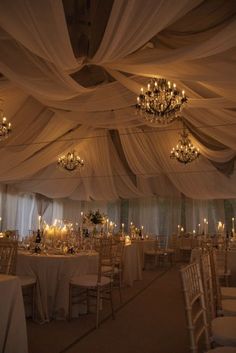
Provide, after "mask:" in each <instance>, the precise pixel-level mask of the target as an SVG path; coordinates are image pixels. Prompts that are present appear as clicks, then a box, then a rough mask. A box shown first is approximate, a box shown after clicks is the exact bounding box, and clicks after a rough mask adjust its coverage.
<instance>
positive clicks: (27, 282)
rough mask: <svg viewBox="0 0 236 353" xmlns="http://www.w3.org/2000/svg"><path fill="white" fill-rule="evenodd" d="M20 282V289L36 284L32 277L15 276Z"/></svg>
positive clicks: (34, 278)
mask: <svg viewBox="0 0 236 353" xmlns="http://www.w3.org/2000/svg"><path fill="white" fill-rule="evenodd" d="M17 277H18V278H19V280H20V284H21V287H26V286H32V285H33V284H35V283H36V277H34V276H17Z"/></svg>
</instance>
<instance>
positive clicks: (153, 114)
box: [136, 78, 188, 124]
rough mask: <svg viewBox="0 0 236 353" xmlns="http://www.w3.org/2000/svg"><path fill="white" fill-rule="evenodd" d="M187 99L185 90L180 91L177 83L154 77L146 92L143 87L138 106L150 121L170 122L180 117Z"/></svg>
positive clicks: (156, 122) (158, 122)
mask: <svg viewBox="0 0 236 353" xmlns="http://www.w3.org/2000/svg"><path fill="white" fill-rule="evenodd" d="M187 101H188V98H187V97H186V95H185V92H184V91H182V92H181V93H180V92H179V91H178V90H177V89H176V84H175V83H173V84H172V83H171V82H170V81H167V80H166V79H164V78H152V79H151V80H150V81H149V82H148V85H147V90H146V91H145V92H144V89H143V88H141V92H140V95H139V96H138V97H137V104H136V108H137V110H138V111H139V112H141V114H142V116H143V118H144V120H145V121H147V122H149V123H154V124H169V123H171V122H172V121H173V120H174V119H176V118H177V117H178V114H179V113H180V112H181V110H182V108H183V106H184V105H185V103H187Z"/></svg>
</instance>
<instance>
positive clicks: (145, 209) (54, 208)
mask: <svg viewBox="0 0 236 353" xmlns="http://www.w3.org/2000/svg"><path fill="white" fill-rule="evenodd" d="M0 200H1V202H0V204H2V207H1V213H0V216H1V217H2V222H1V226H2V229H3V230H7V229H9V230H13V229H16V230H18V232H19V235H20V237H23V236H26V235H28V234H29V232H30V231H32V230H36V229H37V228H38V215H39V214H38V209H37V195H36V194H33V193H26V192H21V191H19V190H17V189H15V188H14V187H10V186H7V187H5V188H2V190H1V191H0ZM38 202H39V200H38ZM123 202H124V201H121V200H117V201H112V202H111V201H82V202H81V201H74V200H70V199H54V200H49V202H48V207H47V209H46V211H45V212H44V214H43V216H42V221H43V222H44V221H45V222H46V223H48V224H53V223H54V221H55V219H60V220H63V221H67V222H72V223H73V224H74V225H75V228H76V229H77V227H78V226H80V225H81V212H84V213H86V212H88V211H89V210H92V211H96V210H99V211H100V212H101V213H103V214H105V215H106V216H107V217H108V218H109V220H110V221H113V222H115V224H116V228H115V231H116V232H118V230H119V229H120V227H121V223H125V229H126V231H127V232H129V229H130V223H131V222H133V224H135V225H136V227H138V228H141V226H143V227H144V232H145V234H150V235H166V236H170V235H171V234H173V233H176V232H177V226H178V225H181V226H183V227H184V228H185V230H186V231H187V232H193V230H195V231H196V232H198V233H199V232H200V233H202V232H203V230H204V226H203V220H204V218H205V219H207V221H208V231H209V232H210V233H211V234H214V233H216V231H217V224H218V222H219V221H221V222H223V223H224V224H226V227H227V230H228V231H229V232H230V231H231V224H232V221H231V217H235V220H236V201H235V200H228V201H225V200H194V199H189V198H176V197H172V198H171V197H168V198H167V197H166V198H164V197H146V198H136V199H130V200H126V201H125V203H126V207H123V205H122V203H123ZM3 203H4V204H3ZM199 224H200V227H199Z"/></svg>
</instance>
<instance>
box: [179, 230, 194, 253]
mask: <svg viewBox="0 0 236 353" xmlns="http://www.w3.org/2000/svg"><path fill="white" fill-rule="evenodd" d="M178 240H179V248H180V249H185V250H191V249H192V248H193V237H192V235H191V234H189V233H186V234H184V235H181V236H180V237H179V239H178Z"/></svg>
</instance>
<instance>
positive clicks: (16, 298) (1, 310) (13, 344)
mask: <svg viewBox="0 0 236 353" xmlns="http://www.w3.org/2000/svg"><path fill="white" fill-rule="evenodd" d="M0 352H1V353H27V352H28V342H27V332H26V322H25V311H24V303H23V298H22V291H21V286H20V282H19V279H18V278H17V277H14V276H7V275H1V274H0Z"/></svg>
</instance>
